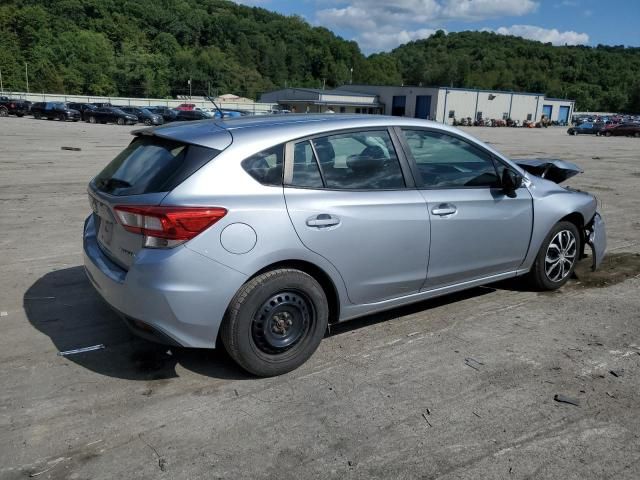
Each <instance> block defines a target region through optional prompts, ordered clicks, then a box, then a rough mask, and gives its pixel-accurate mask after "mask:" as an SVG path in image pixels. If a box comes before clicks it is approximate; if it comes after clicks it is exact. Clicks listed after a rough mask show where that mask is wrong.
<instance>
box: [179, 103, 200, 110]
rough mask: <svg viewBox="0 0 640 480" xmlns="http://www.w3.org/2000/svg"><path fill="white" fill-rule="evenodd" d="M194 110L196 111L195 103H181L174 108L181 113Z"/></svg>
mask: <svg viewBox="0 0 640 480" xmlns="http://www.w3.org/2000/svg"><path fill="white" fill-rule="evenodd" d="M195 109H196V104H195V103H181V104H180V105H178V106H177V107H176V110H180V111H181V112H188V111H190V110H195Z"/></svg>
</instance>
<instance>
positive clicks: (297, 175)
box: [291, 140, 324, 188]
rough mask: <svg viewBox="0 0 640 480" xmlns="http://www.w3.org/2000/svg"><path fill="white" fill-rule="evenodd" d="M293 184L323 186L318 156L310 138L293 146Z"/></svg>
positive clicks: (312, 186) (310, 186)
mask: <svg viewBox="0 0 640 480" xmlns="http://www.w3.org/2000/svg"><path fill="white" fill-rule="evenodd" d="M291 185H292V186H296V187H307V188H322V187H323V186H324V185H323V183H322V177H321V176H320V170H319V169H318V163H317V162H316V157H315V155H314V154H313V148H311V142H309V141H308V140H306V141H304V142H300V143H296V144H295V145H294V147H293V176H292V178H291Z"/></svg>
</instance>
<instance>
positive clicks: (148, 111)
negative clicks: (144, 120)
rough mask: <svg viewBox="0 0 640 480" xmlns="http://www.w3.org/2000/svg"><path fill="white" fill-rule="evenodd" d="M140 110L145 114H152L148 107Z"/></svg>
mask: <svg viewBox="0 0 640 480" xmlns="http://www.w3.org/2000/svg"><path fill="white" fill-rule="evenodd" d="M140 111H141V112H142V113H144V114H145V115H152V113H151V110H149V109H148V108H141V109H140Z"/></svg>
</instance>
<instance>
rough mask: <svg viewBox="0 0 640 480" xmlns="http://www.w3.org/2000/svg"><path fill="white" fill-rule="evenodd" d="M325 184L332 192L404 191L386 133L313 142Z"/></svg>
mask: <svg viewBox="0 0 640 480" xmlns="http://www.w3.org/2000/svg"><path fill="white" fill-rule="evenodd" d="M313 145H314V149H315V151H316V153H317V155H318V161H319V163H320V170H321V172H322V175H323V178H324V183H325V185H326V187H327V188H331V189H349V190H384V189H400V188H404V187H405V183H404V177H403V176H402V170H401V169H400V163H399V161H398V157H397V156H396V152H395V150H394V148H393V144H392V142H391V138H390V137H389V133H388V132H387V131H386V130H384V131H362V132H352V133H345V134H340V135H330V136H326V137H319V138H315V139H314V140H313Z"/></svg>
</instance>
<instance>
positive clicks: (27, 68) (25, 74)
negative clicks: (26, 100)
mask: <svg viewBox="0 0 640 480" xmlns="http://www.w3.org/2000/svg"><path fill="white" fill-rule="evenodd" d="M24 76H25V78H26V79H27V95H28V94H29V64H28V63H27V62H24Z"/></svg>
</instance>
